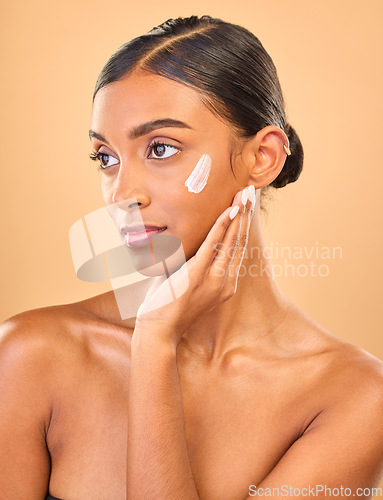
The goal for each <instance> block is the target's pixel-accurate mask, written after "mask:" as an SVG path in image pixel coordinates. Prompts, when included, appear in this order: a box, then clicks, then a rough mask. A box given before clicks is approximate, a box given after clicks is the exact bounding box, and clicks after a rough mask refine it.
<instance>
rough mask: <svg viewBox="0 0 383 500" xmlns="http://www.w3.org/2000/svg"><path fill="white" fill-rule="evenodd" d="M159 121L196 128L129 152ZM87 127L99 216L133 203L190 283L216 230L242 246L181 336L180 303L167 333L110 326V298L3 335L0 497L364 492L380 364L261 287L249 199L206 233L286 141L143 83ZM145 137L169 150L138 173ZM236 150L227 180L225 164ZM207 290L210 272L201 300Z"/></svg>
mask: <svg viewBox="0 0 383 500" xmlns="http://www.w3.org/2000/svg"><path fill="white" fill-rule="evenodd" d="M106 110H107V112H105V111H106ZM164 117H172V118H175V119H180V120H182V121H185V122H187V123H188V124H189V125H191V126H192V127H193V130H188V129H178V128H177V129H176V128H174V129H173V128H166V129H161V130H156V131H153V132H151V133H150V134H148V135H147V136H144V137H141V138H138V139H135V140H129V139H127V138H126V131H127V130H129V129H130V128H131V127H133V126H135V125H137V124H140V123H143V122H146V121H149V120H152V119H157V118H164ZM91 129H92V130H95V131H97V132H98V133H100V134H101V135H103V136H104V137H105V138H106V139H107V140H108V142H109V146H108V145H107V144H104V143H101V142H100V141H98V140H93V146H94V148H95V150H96V151H98V150H100V151H102V152H105V153H108V154H110V155H112V156H113V157H114V158H116V159H117V160H118V163H117V165H116V166H114V167H111V170H109V171H108V172H103V176H102V179H103V181H102V187H103V195H104V200H105V203H107V204H108V203H112V202H113V201H117V202H118V201H123V200H124V199H128V198H133V197H134V198H135V199H136V200H137V202H138V203H140V205H139V207H140V208H139V209H140V211H141V215H142V218H143V220H144V222H146V223H149V224H150V223H151V224H156V225H159V226H167V227H168V229H167V231H168V234H173V235H175V236H177V237H178V238H180V239H181V241H182V244H183V247H184V251H185V256H186V258H187V260H188V262H191V263H194V264H195V268H194V270H195V272H196V273H197V274H198V273H200V274H201V273H202V265H201V262H202V259H201V258H199V259H197V258H195V257H196V255H199V257H201V255H207V254H208V252H209V251H211V248H210V247H209V245H208V244H207V242H208V241H209V235H210V236H211V234H212V231H213V232H214V231H215V233H214V234H216V235H218V232H219V231H222V235H221V239H220V241H224V242H225V243H226V245H230V244H231V243H230V242H231V239H232V237H233V235H238V236H239V238H240V242H241V243H243V242H244V241H243V237H246V235H248V243H247V253H245V254H244V255H243V252H244V251H245V250H244V248H243V247H242V245H241V244H240V247H239V248H238V250H237V252H236V257H235V259H236V260H234V261H233V262H232V266H231V268H230V269H231V271H233V272H232V275H231V276H230V277H228V279H227V280H226V282H225V283H224V287H223V290H225V291H224V293H223V295H220V294H219V293H218V292H216V293H215V294H213V293H209V294H208V296H211V299H209V300H211V303H210V305H213V306H214V307H213V308H212V309H211V310H210V311H207V310H205V311H203V310H202V309H201V308H202V307H203V306H202V305H201V304H200V303H199V302H198V300H197V294H196V293H194V295H193V291H195V290H194V289H193V286H191V287H190V290H188V293H189V295H188V303H189V304H192V305H193V307H191V312H190V318H192V319H193V321H192V322H191V323H190V322H189V323H185V324H183V325H182V324H181V323H180V318H184V315H181V316H180V312H182V310H183V309H182V307H184V306H183V304H182V301H181V302H180V303H176V304H171V305H169V308H168V309H167V311H168V312H169V311H171V312H172V314H171V318H172V321H173V319H174V322H172V323H171V324H169V328H167V329H163V328H162V327H163V323H160V322H158V321H153V322H152V323H150V322H149V323H140V321H137V325H136V322H135V320H134V319H130V320H121V318H120V315H119V312H118V308H117V305H116V301H115V298H114V294H113V291H111V292H109V293H106V294H103V295H100V296H97V297H93V298H91V299H88V300H85V301H82V302H78V303H74V304H69V305H64V306H57V307H49V308H44V309H38V310H34V311H28V312H25V313H22V314H20V315H17V316H15V317H13V318H10V319H9V320H7V321H6V322H5V323H4V324H3V325H2V327H1V328H2V336H1V343H0V373H1V377H0V395H1V397H0V450H1V455H0V456H1V463H0V491H1V492H2V495H4V498H11V497H12V498H15V499H17V498H20V499H21V498H28V499H31V500H34V499H42V498H43V497H44V495H45V494H46V492H47V491H48V487H49V491H50V492H51V494H53V495H55V496H57V497H59V498H64V499H68V500H72V499H73V500H75V499H77V498H85V497H87V498H88V497H89V498H94V499H102V498H110V499H113V500H114V499H124V498H126V497H127V495H128V498H129V499H136V498H145V499H146V498H153V499H161V498H174V499H176V498H177V499H178V498H185V499H194V498H201V499H206V500H221V499H223V498H225V499H233V500H242V499H245V498H247V497H248V495H249V486H250V485H257V486H258V488H261V487H263V488H266V487H271V488H272V487H278V486H281V485H292V486H295V487H300V488H304V487H307V486H308V485H311V486H312V485H316V484H323V485H326V486H327V487H328V488H335V487H340V486H341V485H343V487H350V488H352V490H353V493H354V492H355V490H356V488H358V487H370V488H372V487H373V486H377V485H378V483H379V479H380V474H381V472H382V468H383V426H382V425H381V418H382V414H383V390H382V389H383V363H382V362H381V361H379V360H378V359H377V358H375V357H374V356H371V355H370V354H368V353H366V352H365V351H363V350H361V349H358V348H357V347H355V346H352V345H350V344H348V343H345V342H343V341H341V340H339V339H337V338H336V337H334V336H333V335H332V334H331V333H329V332H328V331H326V330H325V329H324V328H323V327H321V326H320V325H318V324H317V323H316V322H315V321H314V320H312V319H311V318H310V317H308V316H307V315H306V314H305V313H304V312H303V311H301V310H300V309H299V308H298V307H296V306H295V305H294V304H293V303H292V302H291V301H290V300H289V299H288V298H286V297H285V296H284V295H283V294H282V292H281V291H280V289H279V288H278V286H277V284H276V282H275V280H273V279H272V276H271V274H270V273H268V272H263V273H262V274H261V273H255V272H254V269H256V270H259V269H261V267H260V266H261V265H262V266H263V267H262V268H263V269H265V268H266V269H267V266H268V264H270V262H269V261H268V259H267V258H266V257H265V256H264V253H263V252H262V250H263V248H264V247H265V241H264V237H263V233H262V227H261V220H260V206H259V191H258V192H257V197H256V204H255V207H254V214H253V217H252V218H251V219H250V213H249V209H250V204H249V203H248V204H247V208H248V209H247V211H245V212H244V213H240V214H238V215H237V217H236V218H235V219H234V220H233V222H232V223H231V222H230V221H229V220H228V218H227V217H226V219H225V221H226V222H225V224H226V226H225V228H224V229H222V228H221V229H220V228H219V226H218V225H215V223H216V221H217V219H218V218H219V217H222V213H223V212H224V211H225V209H226V208H227V207H229V206H230V205H231V204H232V203H233V205H235V204H238V205H240V206H241V203H240V197H239V195H240V190H241V189H242V188H244V187H245V186H247V185H250V184H253V185H254V187H255V188H256V189H260V188H262V187H263V186H266V185H268V184H269V183H270V182H272V180H273V179H274V178H275V177H276V176H277V175H278V173H279V172H280V170H281V169H282V167H283V163H284V161H285V157H286V154H285V153H284V151H283V144H287V138H286V136H285V135H284V134H283V132H282V131H280V129H278V128H277V127H266V128H265V129H263V130H261V131H260V132H259V133H258V134H257V135H256V136H255V137H253V138H251V139H250V140H247V141H242V140H238V139H236V137H235V136H234V135H233V133H232V129H231V128H230V126H228V125H227V124H225V123H223V122H222V121H220V120H219V119H218V118H217V117H215V116H213V115H212V114H211V113H210V112H209V111H208V110H207V109H206V108H205V107H204V106H202V104H201V103H200V101H199V99H198V95H197V94H196V93H195V92H194V91H192V90H191V89H188V88H186V87H185V86H183V85H180V84H177V83H175V82H171V81H170V80H166V79H164V78H161V77H155V76H144V75H140V74H134V75H132V76H130V77H128V78H126V79H124V80H122V81H120V82H115V83H113V84H110V85H109V86H107V87H105V88H104V89H102V90H101V91H100V92H99V93H98V94H97V96H96V99H95V104H94V108H93V113H92V122H91ZM153 139H157V140H159V141H160V140H163V141H164V142H166V143H170V144H172V145H174V146H175V147H177V148H179V149H180V153H177V155H176V156H175V157H174V158H172V159H169V160H161V161H160V160H156V159H150V160H149V159H148V158H147V155H148V150H147V148H148V145H149V144H150V142H151V141H152V140H153ZM233 141H234V142H233ZM233 144H234V147H235V155H234V156H233V168H234V171H235V173H236V178H237V180H236V179H235V178H234V177H233V175H232V173H231V170H230V163H229V153H230V149H231V146H232V145H233ZM169 151H170V152H171V153H173V152H174V151H173V150H169ZM204 153H208V154H209V155H210V156H211V158H212V171H211V175H210V177H209V180H208V183H207V185H206V187H205V189H204V190H203V191H202V192H201V193H200V194H198V195H196V194H193V193H189V192H188V191H187V189H186V188H185V186H184V185H183V184H184V181H185V180H186V178H187V177H188V176H189V174H190V172H191V171H192V169H193V168H194V166H195V164H196V163H197V161H198V159H199V158H200V157H201V155H202V154H204ZM164 186H166V189H165V187H164ZM113 197H114V198H113ZM220 220H221V219H220ZM214 228H215V229H214ZM225 235H228V236H226V239H225ZM256 248H259V250H260V251H257V252H251V249H256ZM199 249H202V250H203V251H201V250H199ZM197 250H199V254H198V253H197V254H196V252H197ZM193 256H194V257H193ZM242 257H243V261H242V268H241V276H240V277H239V278H237V275H236V273H235V272H234V271H235V268H237V272H238V264H239V263H240V261H241V258H242ZM251 265H253V266H257V267H252V268H250V266H251ZM209 269H210V268H209ZM250 269H252V271H251V272H250ZM269 269H270V268H269ZM194 275H196V274H194ZM212 283H213V278H212V276H210V278H209V279H208V280H204V284H203V286H204V287H211V286H213V285H212ZM235 288H236V290H235ZM201 290H202V291H203V290H204V289H201V288H200V289H199V290H198V296H200V293H201ZM209 290H210V289H209ZM234 290H235V293H234ZM206 307H207V305H206ZM165 317H169V316H167V315H165ZM190 318H189V319H190ZM157 319H158V316H157ZM176 320H177V321H176ZM185 321H186V320H185ZM176 324H177V328H175V325H176ZM137 326H140V328H138V327H137ZM135 327H136V329H135V330H134V328H135ZM132 415H133V416H134V418H132V419H131V421H129V419H128V416H132ZM128 426H129V445H128V440H127V428H128ZM153 441H155V444H153ZM127 456H128V458H129V460H128V470H127ZM50 459H51V461H52V468H51V470H50ZM127 474H128V477H129V478H130V479H129V481H128V483H129V484H128V490H127V484H126V483H127V481H126V477H127ZM127 492H128V493H127ZM249 498H252V497H249ZM274 498H278V496H277V495H274ZM281 498H288V497H286V496H284V497H281ZM291 498H292V496H291ZM293 498H307V496H302V497H299V496H294V497H293ZM362 498H369V497H368V496H365V497H362Z"/></svg>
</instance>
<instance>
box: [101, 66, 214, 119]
mask: <svg viewBox="0 0 383 500" xmlns="http://www.w3.org/2000/svg"><path fill="white" fill-rule="evenodd" d="M209 114H211V113H210V112H209V110H208V109H207V108H206V107H205V106H204V105H203V104H202V102H201V94H199V93H198V92H197V91H196V90H194V89H191V88H190V87H187V86H186V85H183V84H181V83H178V82H175V81H173V80H170V79H168V78H164V77H162V76H158V75H152V74H149V73H133V74H132V75H129V76H127V77H124V78H123V79H121V80H119V81H116V82H113V83H110V84H108V85H106V86H105V87H103V88H102V89H101V90H99V91H98V93H97V94H96V96H95V99H94V103H93V109H92V123H94V121H97V122H99V121H100V120H102V118H108V119H109V118H113V120H124V122H126V121H127V120H128V121H130V120H132V121H136V120H140V121H146V120H149V119H153V117H154V118H156V117H157V115H158V117H163V116H169V117H174V118H178V119H185V118H186V117H188V119H189V120H195V119H196V118H199V119H201V117H203V118H204V119H206V118H207V117H208V115H209Z"/></svg>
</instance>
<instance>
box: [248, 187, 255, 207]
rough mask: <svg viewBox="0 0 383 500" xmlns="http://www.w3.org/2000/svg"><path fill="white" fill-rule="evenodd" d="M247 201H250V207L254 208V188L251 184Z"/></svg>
mask: <svg viewBox="0 0 383 500" xmlns="http://www.w3.org/2000/svg"><path fill="white" fill-rule="evenodd" d="M249 200H250V203H251V205H252V207H253V208H254V206H255V187H254V186H253V184H250V186H249Z"/></svg>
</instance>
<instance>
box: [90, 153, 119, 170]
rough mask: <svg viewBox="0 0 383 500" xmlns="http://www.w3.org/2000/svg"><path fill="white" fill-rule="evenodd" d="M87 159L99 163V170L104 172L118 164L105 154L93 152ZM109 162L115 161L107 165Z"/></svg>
mask: <svg viewBox="0 0 383 500" xmlns="http://www.w3.org/2000/svg"><path fill="white" fill-rule="evenodd" d="M89 158H90V159H91V160H94V161H97V160H98V161H99V162H100V168H101V169H102V170H105V169H106V168H109V167H112V166H113V165H116V164H117V163H118V160H116V158H114V157H113V156H111V155H108V154H107V153H95V152H94V151H93V152H92V153H91V154H90V155H89ZM110 160H115V163H109V161H110Z"/></svg>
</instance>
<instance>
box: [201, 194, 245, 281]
mask: <svg viewBox="0 0 383 500" xmlns="http://www.w3.org/2000/svg"><path fill="white" fill-rule="evenodd" d="M241 193H242V190H241V191H239V192H238V193H237V194H236V195H235V196H234V199H233V204H232V205H231V206H230V207H229V208H227V209H226V210H225V211H224V212H223V213H222V214H221V215H220V216H219V217H218V219H217V220H216V222H215V223H214V225H213V226H212V228H211V229H210V231H209V233H208V235H207V236H206V238H205V241H204V242H203V243H202V245H201V246H200V248H199V249H198V251H197V252H196V254H195V258H196V261H197V262H198V266H199V268H200V270H201V271H202V272H207V271H208V270H209V269H210V266H211V264H212V262H213V260H214V258H215V256H216V254H217V252H218V251H219V248H220V246H221V244H222V241H223V238H224V236H225V234H226V232H227V230H228V228H229V227H231V226H232V225H233V224H236V222H237V219H238V218H239V217H238V215H236V216H235V217H234V219H233V220H232V219H230V212H232V210H233V208H234V207H235V206H237V205H238V206H239V205H240V202H239V200H240V196H241ZM236 230H238V227H237V229H236Z"/></svg>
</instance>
